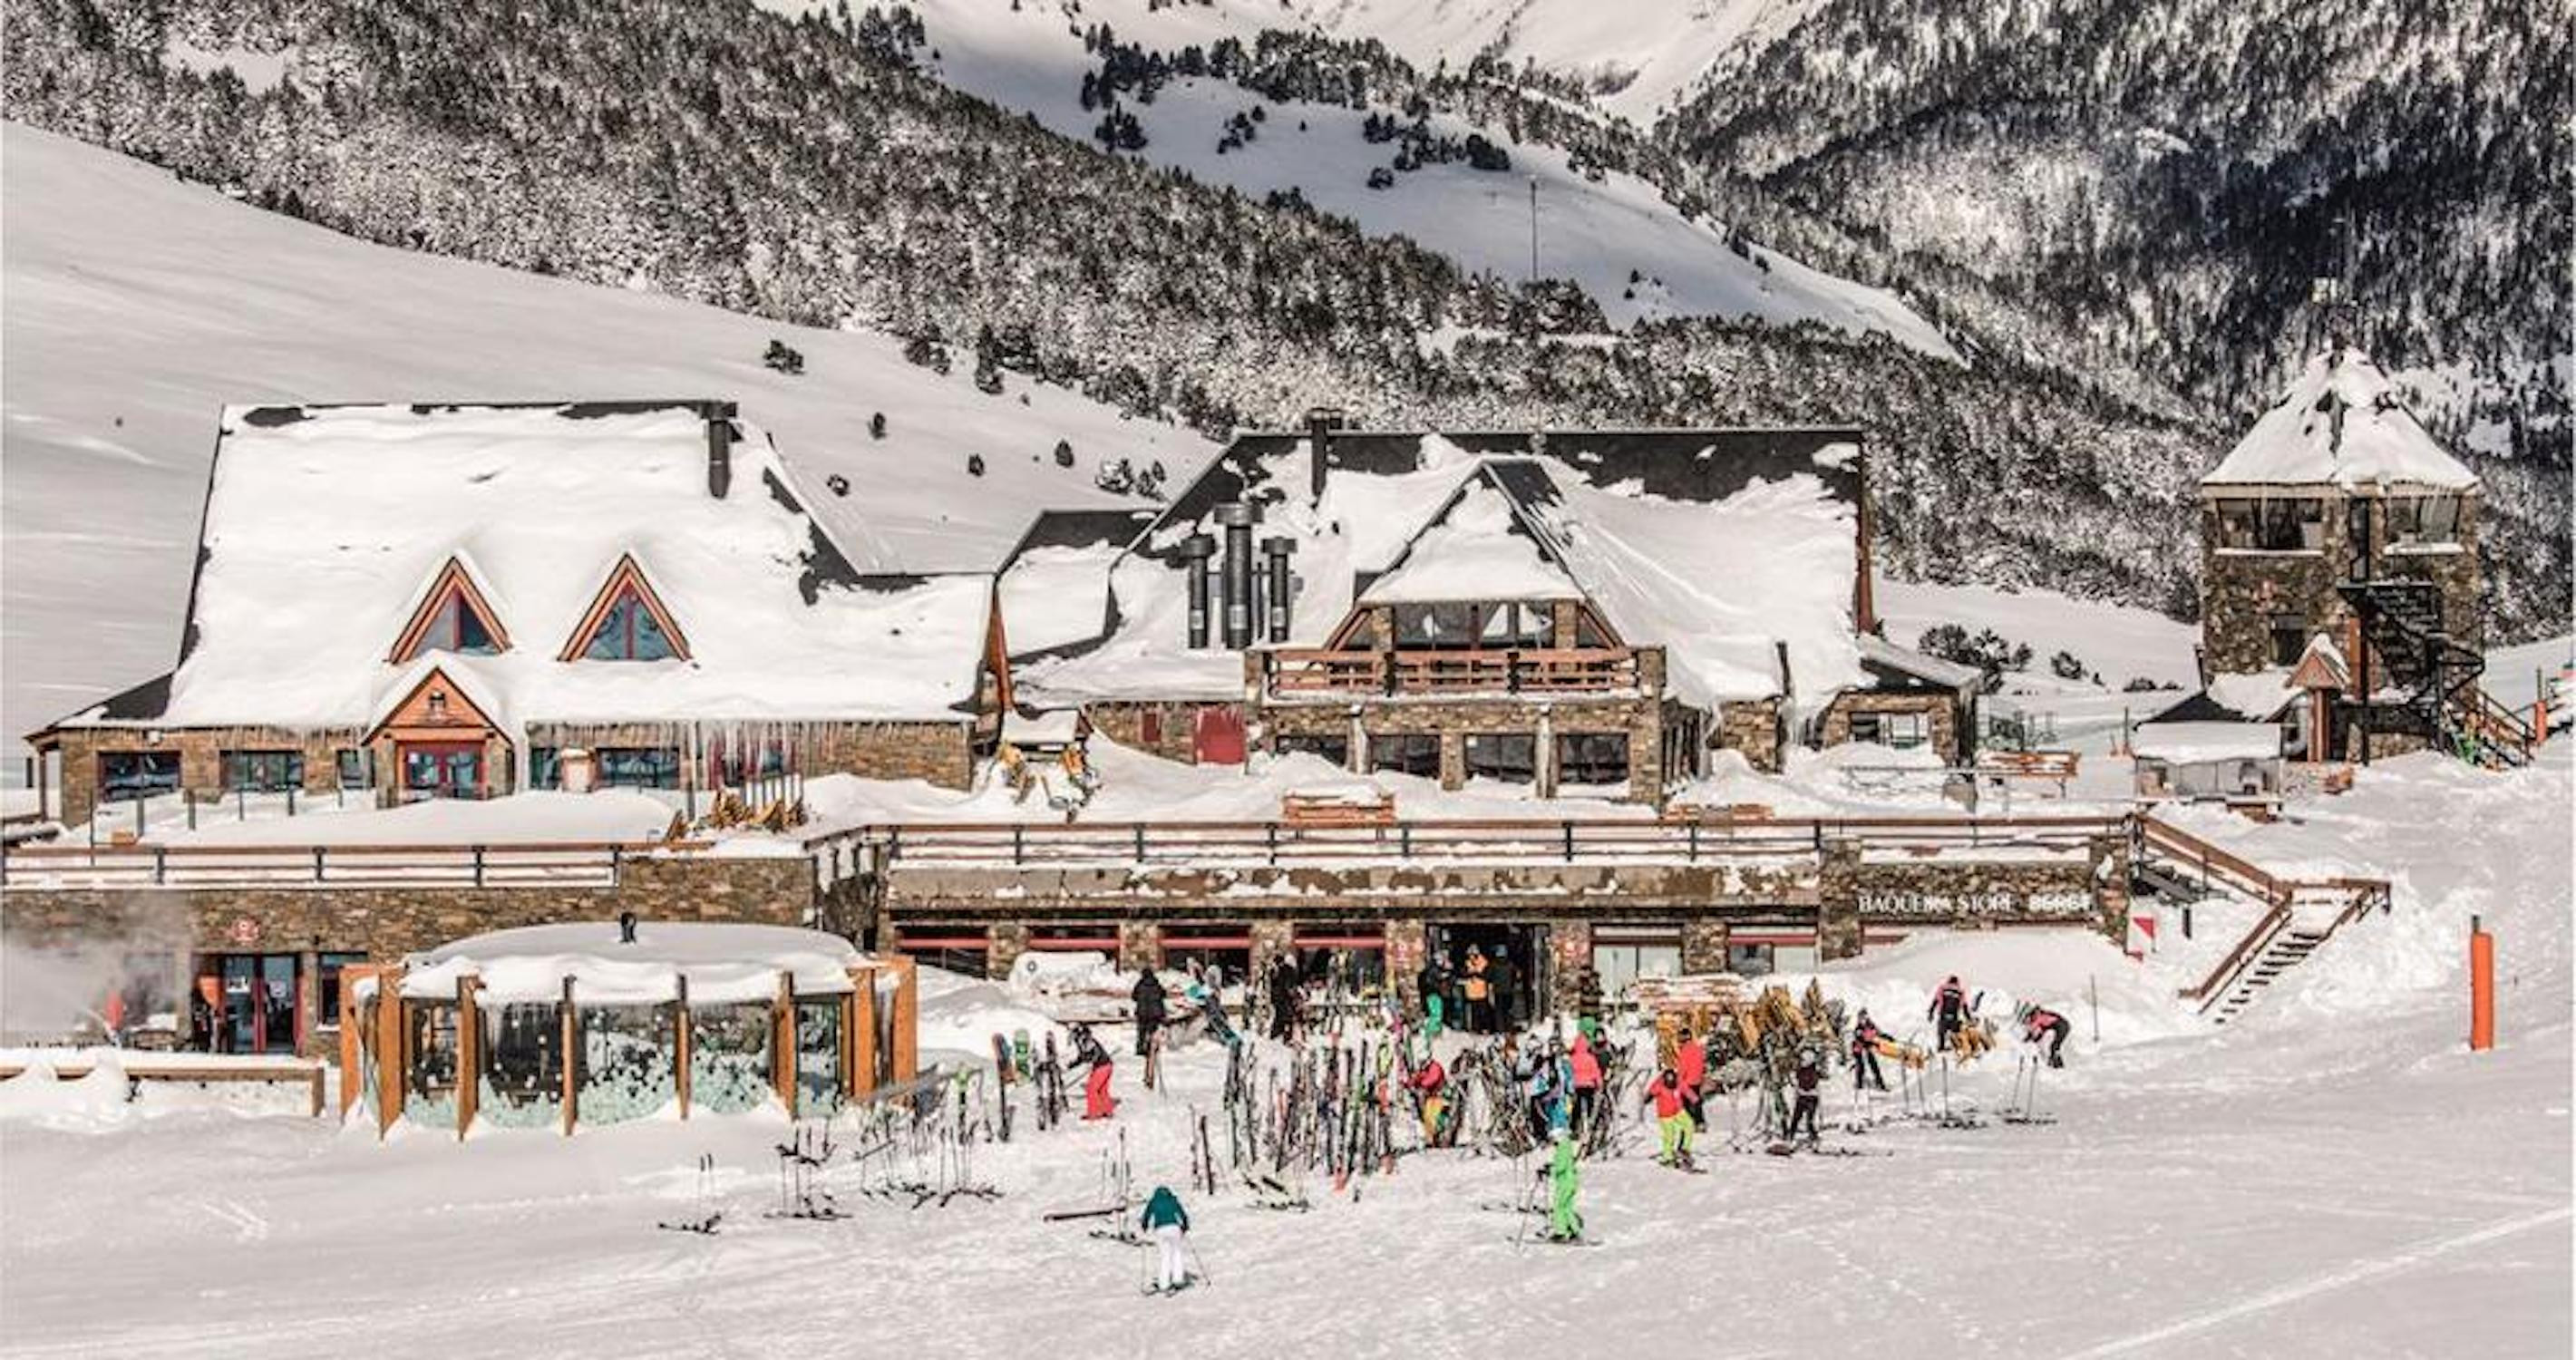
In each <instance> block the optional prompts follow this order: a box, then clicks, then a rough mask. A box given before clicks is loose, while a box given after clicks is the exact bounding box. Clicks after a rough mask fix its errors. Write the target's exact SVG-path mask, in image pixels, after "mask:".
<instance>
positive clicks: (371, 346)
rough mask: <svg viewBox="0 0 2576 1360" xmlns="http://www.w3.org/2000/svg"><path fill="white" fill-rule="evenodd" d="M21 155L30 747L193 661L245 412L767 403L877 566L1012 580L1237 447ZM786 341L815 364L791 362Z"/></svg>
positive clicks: (10, 682)
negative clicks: (213, 540) (1038, 531)
mask: <svg viewBox="0 0 2576 1360" xmlns="http://www.w3.org/2000/svg"><path fill="white" fill-rule="evenodd" d="M0 151H5V165H6V172H5V173H6V180H5V189H6V192H5V205H6V228H7V235H8V251H7V255H6V276H5V282H6V286H7V294H8V308H9V324H8V327H7V330H6V347H5V362H6V364H7V369H8V379H9V382H8V401H7V407H6V411H7V439H8V465H7V466H8V482H7V494H6V497H5V516H6V517H5V521H0V525H4V526H5V534H0V544H4V545H5V546H0V552H4V553H5V566H6V578H7V586H6V595H5V601H4V602H0V618H5V624H0V628H4V629H5V646H6V651H7V653H8V658H9V664H8V668H7V675H6V679H5V686H6V688H5V693H4V694H0V712H5V718H0V722H5V725H6V729H7V731H8V733H9V734H10V735H11V736H12V737H13V738H14V737H15V736H16V735H17V734H20V733H23V732H25V731H27V730H29V729H31V728H33V727H35V726H37V725H38V724H40V723H42V722H44V721H48V720H50V719H53V718H56V717H59V716H61V715H62V714H63V713H64V712H66V711H68V710H70V709H71V708H73V707H76V706H78V705H80V704H83V703H87V702H89V701H91V700H94V699H96V698H98V697H99V696H100V695H102V694H107V693H113V692H114V691H116V690H118V689H121V688H123V687H124V686H126V685H129V684H133V683H136V682H138V681H140V680H144V679H147V678H149V677H151V676H153V675H156V674H158V673H160V672H161V671H163V670H166V669H167V668H168V667H169V665H170V663H171V660H172V659H173V657H175V655H176V654H177V650H178V640H179V634H178V629H179V613H180V609H181V607H182V605H184V603H185V602H186V598H187V590H188V574H189V564H190V561H191V558H192V556H193V554H194V552H195V549H196V538H197V527H198V526H197V518H198V513H199V511H200V509H201V508H202V506H203V504H204V498H205V490H206V460H207V457H208V455H209V454H210V452H211V451H212V449H213V447H214V436H215V429H216V423H217V419H218V417H219V416H220V414H221V411H222V408H223V406H224V405H225V404H226V403H231V402H260V401H305V400H313V401H331V400H349V401H363V400H383V399H394V400H409V399H449V400H459V401H477V400H493V401H501V400H529V401H544V400H553V399H559V398H639V397H641V398H660V397H713V398H720V399H724V398H730V399H734V400H738V401H739V402H740V403H741V404H742V410H743V414H744V416H745V417H746V418H747V419H748V420H750V421H751V422H752V423H754V424H756V425H758V426H760V427H761V428H762V429H764V430H766V431H767V432H768V433H769V434H771V435H772V436H774V437H775V439H776V440H777V442H778V444H779V447H780V451H781V453H782V454H783V455H784V456H785V457H786V458H787V459H788V461H789V462H790V464H791V465H792V466H794V467H795V468H796V469H797V472H798V475H799V477H800V479H801V480H802V481H803V482H804V483H805V484H806V485H807V486H808V487H810V488H813V489H814V490H815V493H816V494H815V496H814V499H815V502H816V503H815V505H814V506H813V507H812V509H813V510H814V512H815V514H816V515H817V516H818V517H820V518H823V519H824V520H825V521H826V522H827V523H828V524H829V525H830V526H831V527H832V529H833V531H834V533H835V535H836V537H838V538H839V539H840V540H841V542H842V543H844V544H845V545H846V546H847V547H848V550H849V551H850V552H851V553H852V554H853V555H854V557H856V558H858V559H859V560H858V562H857V565H859V566H860V567H861V568H862V569H863V570H866V569H882V568H891V567H902V568H910V569H915V570H930V569H939V570H991V569H992V568H993V567H995V566H996V565H998V564H999V561H1000V559H1001V556H1002V554H1003V553H1004V552H1005V551H1007V550H1008V548H1009V547H1010V545H1011V544H1012V543H1013V542H1014V541H1015V540H1016V539H1017V537H1018V536H1019V534H1020V533H1021V532H1022V531H1023V530H1024V529H1025V528H1026V527H1027V525H1028V520H1029V518H1030V516H1032V515H1034V514H1035V513H1036V512H1037V511H1038V510H1039V509H1041V508H1046V507H1063V506H1081V505H1101V504H1116V503H1119V502H1120V501H1121V500H1122V499H1126V498H1120V497H1114V496H1111V495H1109V494H1108V493H1106V492H1103V491H1101V490H1099V489H1097V488H1096V487H1095V486H1094V485H1093V478H1094V476H1095V474H1096V473H1097V471H1098V470H1099V468H1100V466H1101V465H1102V464H1104V463H1110V462H1114V461H1115V460H1118V459H1122V458H1123V459H1126V460H1128V461H1129V462H1130V463H1131V464H1132V465H1134V466H1137V467H1145V466H1150V465H1151V464H1153V463H1155V462H1161V463H1162V464H1164V465H1165V467H1166V468H1167V469H1169V470H1170V472H1171V473H1172V475H1174V476H1176V477H1183V476H1186V475H1188V473H1189V472H1191V471H1192V470H1194V469H1195V468H1196V466H1197V465H1198V463H1199V462H1201V461H1203V460H1204V459H1205V458H1207V457H1208V456H1210V455H1211V454H1212V453H1213V452H1214V449H1213V447H1212V446H1211V445H1209V444H1208V443H1206V442H1205V441H1204V440H1202V439H1200V438H1199V437H1198V436H1196V435H1193V434H1191V433H1189V432H1187V431H1185V430H1180V429H1176V428H1174V427H1172V426H1169V425H1164V424H1159V423H1156V422H1154V421H1150V420H1138V419H1129V418H1126V417H1124V416H1122V415H1120V414H1119V413H1118V412H1117V411H1115V410H1113V409H1111V408H1109V407H1105V406H1101V405H1098V404H1096V403H1093V402H1090V401H1086V400H1084V399H1082V398H1081V397H1079V396H1076V395H1074V394H1072V393H1069V392H1066V391H1064V390H1063V389H1061V388H1056V387H1050V386H1046V385H1044V384H1038V383H1024V382H1020V381H1017V380H1014V381H1012V382H1010V383H1009V384H1007V387H1006V390H1005V391H1004V392H1003V393H1001V394H999V395H988V394H986V393H984V392H982V391H979V390H977V388H976V387H975V385H974V383H973V381H972V380H971V378H970V377H969V375H968V374H967V373H966V372H965V371H963V370H962V369H961V370H960V371H957V372H954V373H952V374H949V375H946V376H942V375H940V374H937V373H934V372H932V371H931V370H929V369H927V368H923V367H920V366H917V365H914V364H909V363H906V362H904V360H903V356H902V354H901V352H900V346H899V345H898V344H897V343H895V342H893V341H891V340H888V339H886V338H885V337H882V336H877V335H868V334H861V333H854V332H838V331H824V330H814V329H809V328H804V327H796V326H787V325H781V324H778V323H774V322H767V321H761V320H757V319H755V318H750V317H744V316H738V315H735V314H733V313H730V312H725V311H720V310H718V309H716V308H713V307H706V306H700V305H696V304H692V303H684V302H678V301H674V300H672V299H669V298H663V297H657V296H655V295H653V294H651V293H648V292H630V291H621V290H615V289H605V288H595V287H588V286H585V285H582V284H577V283H571V282H566V281H563V280H558V279H544V278H539V277H536V276H534V275H531V274H525V273H518V272H514V271H511V270H506V269H496V268H492V267H489V266H484V265H473V264H466V263H462V262H459V261H454V260H445V259H440V258H437V257H435V256H430V255H423V254H417V253H414V252H409V251H400V250H390V249H386V248H384V247H381V246H372V245H366V244H363V243H360V242H357V241H352V240H350V239H348V238H347V237H343V236H339V235H335V234H333V233H331V232H328V231H324V230H322V229H321V228H319V227H315V226H312V225H309V224H307V223H303V222H298V221H294V220H292V219H290V218H287V217H283V216H279V215H277V214H273V213H263V212H260V211H258V210H256V209H254V208H251V207H249V206H247V205H244V204H239V203H233V202H229V201H227V200H226V199H225V198H224V197H223V196H221V195H219V194H217V193H215V192H214V191H212V190H209V189H205V188H202V187H198V186H193V185H188V184H184V183H181V182H179V181H177V180H174V179H172V178H171V177H170V176H169V175H168V174H166V173H164V172H162V171H159V170H155V169H153V168H152V167H150V166H147V165H143V164H140V163H138V162H134V161H130V160H127V159H125V158H123V157H120V156H115V155H110V154H108V153H106V152H102V151H99V150H97V149H95V148H92V147H87V146H83V145H80V144H79V143H76V142H71V141H67V140H65V139H63V138H60V137H56V136H52V135H50V134H47V133H42V132H35V131H32V130H29V129H26V128H23V127H18V126H15V125H12V126H9V127H8V128H7V130H6V133H5V141H0ZM773 339H776V340H782V341H784V342H785V343H786V344H787V345H788V346H790V347H792V348H793V349H795V350H796V351H798V352H799V353H800V354H801V355H802V356H803V360H804V371H803V372H802V374H799V375H789V374H786V373H781V372H778V371H776V370H774V369H771V368H769V367H766V366H764V365H763V363H762V362H761V358H762V354H763V352H764V350H765V348H766V347H767V345H768V343H769V342H770V341H771V340H773ZM880 413H882V414H883V415H884V417H885V433H884V436H883V437H882V438H878V437H876V436H874V435H873V434H872V433H871V431H870V425H871V418H872V417H873V416H875V415H877V414H880ZM1059 440H1061V441H1064V442H1065V443H1066V444H1068V445H1069V446H1070V447H1071V449H1072V453H1073V466H1072V467H1070V468H1067V467H1062V466H1059V465H1058V462H1057V459H1056V456H1055V449H1056V445H1057V442H1058V441H1059ZM976 457H980V458H981V459H982V460H983V468H984V471H983V475H981V476H977V475H975V473H973V472H972V471H970V470H969V466H968V460H969V459H970V458H976Z"/></svg>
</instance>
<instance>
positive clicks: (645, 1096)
mask: <svg viewBox="0 0 2576 1360" xmlns="http://www.w3.org/2000/svg"><path fill="white" fill-rule="evenodd" d="M576 985H578V984H576ZM575 1013H576V1014H577V1015H578V1017H579V1021H580V1024H579V1028H580V1032H581V1070H580V1071H579V1072H578V1073H577V1074H576V1079H577V1083H578V1084H577V1085H576V1086H575V1087H574V1095H575V1098H576V1100H577V1101H578V1103H579V1108H578V1109H577V1110H576V1111H574V1114H575V1117H577V1118H578V1119H580V1120H581V1122H582V1123H585V1124H616V1123H622V1122H624V1121H626V1120H629V1119H641V1118H643V1117H644V1116H646V1115H649V1114H651V1113H653V1112H654V1111H656V1110H659V1109H661V1108H662V1107H663V1106H665V1105H668V1104H670V1103H671V1102H672V1101H674V1100H676V1099H678V1098H679V1094H680V1068H679V1051H678V1044H679V1030H678V1027H677V1025H676V1023H675V1021H674V1020H673V1018H672V1011H671V1009H670V1008H668V1007H663V1006H633V1005H624V1006H576V1007H575ZM692 1094H694V1092H692Z"/></svg>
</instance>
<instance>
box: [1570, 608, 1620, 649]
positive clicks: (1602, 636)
mask: <svg viewBox="0 0 2576 1360" xmlns="http://www.w3.org/2000/svg"><path fill="white" fill-rule="evenodd" d="M1574 645H1575V646H1577V647H1581V648H1584V649H1586V650H1593V649H1598V648H1602V647H1608V646H1612V645H1614V644H1612V642H1611V641H1610V634H1609V633H1607V632H1606V631H1604V630H1603V629H1602V627H1601V620H1599V619H1596V618H1594V617H1592V611H1591V610H1589V609H1583V608H1577V609H1576V610H1575V611H1574Z"/></svg>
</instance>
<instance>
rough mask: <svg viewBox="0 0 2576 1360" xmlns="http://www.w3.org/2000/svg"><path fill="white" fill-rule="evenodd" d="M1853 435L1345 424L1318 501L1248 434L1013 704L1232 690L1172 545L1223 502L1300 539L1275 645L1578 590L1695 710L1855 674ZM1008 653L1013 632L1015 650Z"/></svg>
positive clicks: (1805, 690)
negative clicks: (1654, 650)
mask: <svg viewBox="0 0 2576 1360" xmlns="http://www.w3.org/2000/svg"><path fill="white" fill-rule="evenodd" d="M1859 441H1860V435H1859V434H1858V433H1857V432H1856V431H1852V430H1847V429H1816V430H1661V431H1617V430H1603V431H1517V432H1461V433H1425V432H1420V431H1410V432H1355V431H1335V432H1333V433H1332V434H1331V435H1330V436H1329V445H1328V449H1329V452H1328V463H1329V467H1328V471H1327V475H1326V476H1325V477H1324V479H1323V490H1322V494H1321V496H1320V497H1317V496H1316V495H1315V494H1314V492H1313V487H1314V463H1313V458H1314V454H1313V451H1312V448H1311V445H1310V441H1309V440H1308V438H1307V437H1305V436H1302V435H1277V434H1267V435H1250V436H1246V437H1244V438H1242V439H1238V440H1237V441H1236V442H1235V444H1234V445H1233V446H1232V447H1231V448H1229V449H1228V450H1227V452H1226V454H1225V456H1224V457H1221V458H1219V459H1218V460H1217V461H1216V463H1214V464H1212V465H1211V466H1210V467H1209V469H1208V470H1207V472H1206V473H1204V474H1202V475H1201V476H1200V478H1199V479H1198V480H1197V481H1196V482H1193V483H1192V484H1191V485H1190V487H1189V488H1187V489H1186V490H1185V491H1184V492H1183V493H1182V494H1181V495H1180V496H1179V497H1178V498H1176V499H1175V501H1174V503H1173V505H1172V508H1171V509H1170V511H1168V512H1167V513H1166V514H1165V515H1164V516H1163V517H1162V519H1160V520H1159V521H1157V522H1156V523H1155V525H1154V526H1153V528H1152V529H1151V530H1149V531H1148V532H1147V533H1146V534H1145V535H1144V536H1143V537H1141V538H1140V539H1138V540H1137V541H1136V543H1135V544H1134V545H1133V546H1132V547H1131V548H1130V549H1129V550H1128V551H1127V552H1126V553H1125V554H1123V555H1122V556H1121V557H1120V558H1119V559H1118V562H1117V564H1116V565H1115V566H1114V567H1113V568H1112V569H1111V573H1110V591H1111V594H1112V597H1113V600H1112V610H1111V612H1112V615H1113V619H1114V621H1113V623H1112V625H1111V628H1110V630H1109V632H1108V633H1107V634H1106V635H1105V636H1103V637H1102V638H1101V639H1100V640H1099V642H1098V644H1097V645H1095V646H1091V647H1088V648H1085V649H1082V650H1080V651H1079V652H1077V653H1072V654H1068V655H1065V656H1060V657H1055V658H1049V659H1047V660H1045V661H1042V662H1040V663H1038V664H1036V665H1033V666H1030V667H1026V668H1023V669H1022V670H1021V671H1020V672H1019V675H1018V677H1017V679H1018V683H1019V685H1020V689H1021V693H1022V694H1023V696H1029V697H1034V696H1038V695H1043V696H1045V701H1047V702H1056V703H1065V702H1088V701H1092V700H1098V699H1117V698H1172V699H1225V698H1235V697H1240V695H1241V693H1242V689H1243V662H1242V659H1241V657H1240V656H1239V655H1238V654H1236V653H1234V652H1230V651H1226V650H1223V649H1222V648H1216V647H1210V648H1206V649H1201V650H1192V649H1190V648H1189V647H1188V646H1187V645H1186V644H1187V625H1186V614H1187V609H1188V593H1187V577H1186V572H1185V569H1184V565H1183V559H1182V557H1181V554H1180V548H1181V544H1182V543H1183V541H1184V540H1186V539H1188V538H1190V537H1192V536H1194V535H1200V534H1207V535H1211V536H1214V537H1219V538H1221V537H1222V531H1221V530H1220V529H1219V528H1218V527H1217V526H1216V525H1215V524H1214V522H1213V516H1214V512H1215V510H1216V508H1217V507H1218V506H1220V505H1224V504H1228V503H1232V502H1235V501H1239V500H1240V501H1249V502H1251V503H1254V504H1256V505H1259V506H1260V507H1261V509H1262V512H1263V519H1262V522H1261V524H1260V525H1259V526H1258V527H1257V530H1256V533H1257V535H1258V536H1259V537H1265V538H1266V537H1270V536H1274V535H1285V536H1287V537H1289V538H1291V539H1292V540H1294V542H1295V544H1296V553H1295V556H1294V557H1293V558H1292V559H1291V567H1292V570H1293V572H1294V575H1295V579H1296V589H1295V591H1294V592H1293V594H1292V596H1291V601H1290V608H1289V629H1288V636H1287V637H1286V638H1284V639H1280V638H1270V639H1265V640H1264V642H1265V644H1267V645H1285V646H1295V647H1312V646H1320V645H1322V644H1323V643H1324V642H1325V641H1326V640H1327V639H1328V638H1329V637H1330V635H1331V634H1332V632H1333V630H1334V629H1335V628H1336V627H1337V626H1338V625H1339V624H1340V623H1341V622H1342V620H1343V619H1344V618H1345V617H1347V616H1348V614H1349V612H1350V610H1351V607H1352V605H1353V604H1354V602H1358V601H1364V602H1370V603H1386V602H1394V601H1399V600H1401V601H1416V602H1420V601H1434V600H1444V599H1447V600H1462V599H1511V598H1521V599H1563V598H1567V597H1568V596H1570V595H1571V596H1579V597H1582V598H1586V599H1589V600H1590V601H1591V602H1592V603H1593V605H1594V606H1595V607H1596V608H1597V609H1599V610H1600V612H1601V614H1602V616H1603V618H1604V619H1605V620H1606V621H1607V622H1608V623H1609V624H1610V626H1611V627H1612V628H1613V629H1614V630H1616V631H1617V632H1618V633H1619V634H1620V635H1621V637H1622V639H1623V640H1624V641H1626V642H1627V643H1629V644H1630V645H1634V646H1661V647H1664V648H1666V649H1667V653H1668V659H1667V675H1668V680H1669V683H1670V685H1671V687H1672V690H1673V692H1674V693H1675V694H1676V695H1677V696H1678V697H1680V698H1682V699H1684V700H1686V701H1688V702H1692V703H1695V704H1700V705H1703V706H1709V705H1714V704H1715V703H1717V702H1718V701H1721V700H1727V699H1751V698H1760V697H1767V696H1770V695H1775V694H1779V693H1782V692H1783V683H1782V677H1781V675H1780V665H1779V650H1780V647H1781V646H1782V645H1783V644H1785V645H1786V647H1787V650H1788V654H1789V672H1790V673H1789V677H1788V679H1789V683H1790V685H1791V686H1793V687H1794V693H1795V695H1797V696H1799V697H1801V698H1802V699H1803V698H1805V697H1808V696H1816V697H1818V701H1819V702H1821V696H1825V695H1829V694H1830V693H1832V692H1834V691H1837V690H1840V689H1843V688H1848V687H1850V686H1853V685H1857V684H1860V683H1863V681H1864V679H1865V677H1864V675H1863V673H1862V671H1861V668H1860V663H1859V652H1858V649H1857V647H1856V645H1855V643H1854V638H1853V616H1852V611H1853V607H1854V594H1855V586H1856V584H1857V580H1858V576H1857V573H1858V572H1860V571H1863V570H1866V557H1865V548H1864V547H1863V546H1862V545H1861V544H1860V542H1859V505H1860V498H1861V495H1862V483H1861V469H1860V466H1859V462H1860V460H1859V458H1858V453H1859ZM1017 646H1018V643H1017V641H1016V640H1015V641H1014V647H1015V648H1016V647H1017Z"/></svg>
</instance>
